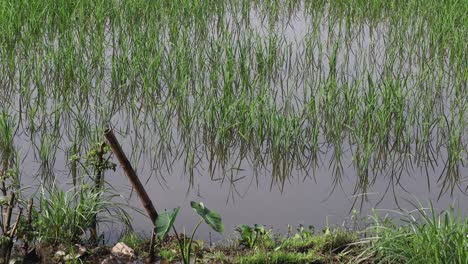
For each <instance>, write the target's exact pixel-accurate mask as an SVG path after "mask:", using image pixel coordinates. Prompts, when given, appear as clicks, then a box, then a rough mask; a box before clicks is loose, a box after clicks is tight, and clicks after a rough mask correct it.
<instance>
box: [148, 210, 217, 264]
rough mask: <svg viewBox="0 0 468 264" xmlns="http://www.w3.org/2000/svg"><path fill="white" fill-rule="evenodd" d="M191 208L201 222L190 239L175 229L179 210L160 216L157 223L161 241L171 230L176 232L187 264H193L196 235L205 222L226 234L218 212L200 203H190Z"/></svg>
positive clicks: (157, 231)
mask: <svg viewBox="0 0 468 264" xmlns="http://www.w3.org/2000/svg"><path fill="white" fill-rule="evenodd" d="M190 206H191V207H192V208H193V210H194V211H195V212H196V213H197V214H198V215H199V216H200V220H199V221H198V223H197V225H196V226H195V228H194V229H193V231H192V234H191V235H190V237H186V236H185V234H181V235H182V236H179V234H178V233H177V230H176V228H175V227H174V222H175V219H176V217H177V214H178V213H179V208H176V209H174V210H173V211H172V212H168V211H165V212H163V213H162V214H160V215H159V216H158V218H157V220H156V223H155V225H156V226H155V230H156V235H157V236H158V238H159V239H160V240H161V241H162V240H164V239H165V238H166V236H167V234H168V233H169V231H170V229H171V228H172V229H173V230H174V233H175V237H176V239H177V242H178V244H179V250H180V254H181V255H182V260H183V261H184V263H185V264H189V263H191V262H190V260H191V259H192V256H191V253H192V244H193V242H194V237H195V233H196V232H197V229H198V227H200V225H201V224H202V223H203V222H205V223H206V224H207V225H209V226H210V227H211V228H212V229H213V230H214V231H216V232H218V233H222V232H224V224H223V222H222V220H221V217H220V215H219V214H218V213H217V212H215V211H212V210H209V209H208V208H206V207H205V205H204V204H203V203H199V202H193V201H192V202H190Z"/></svg>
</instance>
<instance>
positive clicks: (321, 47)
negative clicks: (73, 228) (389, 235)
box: [0, 0, 468, 239]
mask: <svg viewBox="0 0 468 264" xmlns="http://www.w3.org/2000/svg"><path fill="white" fill-rule="evenodd" d="M467 18H468V1H466V0H445V1H436V0H426V1H423V0H407V1H400V0H385V1H384V0H371V1H364V0H351V1H344V0H336V1H324V0H323V1H322V0H317V1H293V0H265V1H247V0H226V1H217V0H181V1H171V0H127V1H125V0H81V1H66V0H46V1H44V0H3V1H0V130H1V132H0V157H1V159H2V165H1V167H0V169H3V170H4V172H6V171H7V170H12V171H13V172H14V173H13V174H14V175H15V177H14V179H13V181H12V182H13V183H12V185H11V186H16V187H12V188H17V189H21V190H22V195H23V196H24V197H26V198H28V197H30V196H34V195H36V193H38V192H39V190H40V189H41V188H47V187H50V186H53V185H55V184H59V185H61V186H66V188H72V187H73V186H77V185H80V184H83V182H86V181H87V179H89V177H88V176H89V173H88V171H86V170H85V169H84V168H83V166H80V164H78V163H79V162H78V161H77V159H76V157H83V156H85V155H86V153H88V152H89V151H90V150H92V149H93V148H94V147H95V146H96V145H97V144H99V142H102V141H103V140H104V138H103V133H104V131H105V130H106V129H107V128H109V127H110V128H113V129H114V131H115V133H116V134H117V136H118V138H119V140H121V143H122V145H123V149H124V150H125V151H126V153H127V155H128V156H129V157H130V160H131V162H132V164H133V165H134V166H135V167H136V168H137V173H138V174H139V176H140V178H141V180H142V181H143V183H144V184H145V187H146V189H147V191H148V193H149V195H150V197H151V198H152V200H153V202H154V204H155V206H156V208H157V209H158V210H160V211H162V210H163V209H164V208H174V207H176V206H179V205H185V204H187V202H186V201H187V200H189V199H196V200H201V201H206V202H207V203H208V204H210V205H211V207H212V208H214V209H216V210H218V211H219V212H220V213H221V215H223V219H224V221H225V223H226V226H227V229H228V230H234V226H236V225H238V224H240V223H249V224H254V223H261V224H265V225H272V226H275V227H277V228H279V229H281V230H285V229H286V225H287V224H296V223H303V224H306V225H308V224H312V225H317V226H324V225H325V224H328V223H330V224H339V223H341V221H343V219H344V218H345V217H346V216H347V215H348V214H349V212H351V211H352V210H353V209H356V210H357V211H359V212H362V213H363V214H364V215H365V214H367V213H369V212H370V208H374V207H376V208H386V209H396V208H405V209H414V207H412V205H411V203H412V202H414V201H421V202H422V203H426V202H428V201H432V202H433V203H434V205H435V207H436V208H439V209H446V208H448V207H449V206H451V205H454V207H455V208H456V210H457V211H459V212H460V214H462V215H466V214H467V212H468V207H467V206H468V198H467V196H466V194H467V191H468V168H467V162H468V161H467V159H468V127H467V121H468V115H467V110H468V89H467V79H468V70H467V63H468V41H467V40H468V21H467ZM111 161H114V162H116V161H115V159H112V157H111ZM104 179H105V181H106V186H108V188H110V189H112V190H113V192H114V193H116V194H119V196H118V197H116V198H115V201H116V202H119V203H125V204H129V207H132V208H133V207H136V209H137V210H133V209H129V210H128V211H127V212H128V213H129V214H130V216H131V217H132V219H133V220H132V223H133V227H134V228H135V229H136V230H139V231H148V230H150V228H151V223H150V222H149V221H148V219H147V218H146V217H145V216H143V215H142V214H140V213H139V212H138V208H142V207H141V206H140V204H139V201H138V200H137V198H135V194H134V193H133V192H132V190H131V186H130V184H129V183H128V181H127V179H126V178H125V176H124V174H123V172H122V171H121V169H120V168H119V167H117V170H116V172H115V173H114V172H112V171H111V172H107V173H106V174H105V175H104ZM3 188H5V186H4V187H3ZM2 190H3V189H2ZM409 201H412V202H409ZM181 215H182V216H181V218H180V219H181V220H180V221H181V222H180V224H181V225H188V224H189V223H192V220H193V219H191V217H192V216H191V215H189V214H187V215H184V214H183V213H181ZM202 229H203V227H202ZM205 231H206V232H205V234H204V235H202V236H205V237H206V238H207V237H208V229H206V230H205ZM117 233H118V231H112V232H110V235H108V236H107V237H109V236H110V237H112V236H117V235H118V234H117ZM201 233H203V232H201ZM210 238H211V235H210ZM214 239H215V237H214ZM216 239H217V238H216Z"/></svg>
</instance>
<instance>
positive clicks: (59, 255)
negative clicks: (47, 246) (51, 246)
mask: <svg viewBox="0 0 468 264" xmlns="http://www.w3.org/2000/svg"><path fill="white" fill-rule="evenodd" d="M65 255H67V253H65V251H63V250H59V251H57V252H55V254H54V256H55V257H56V258H63V257H64V256H65Z"/></svg>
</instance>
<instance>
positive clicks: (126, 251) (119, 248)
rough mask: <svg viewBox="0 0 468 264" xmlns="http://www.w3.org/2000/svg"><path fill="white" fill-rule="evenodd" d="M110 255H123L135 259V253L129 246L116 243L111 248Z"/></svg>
mask: <svg viewBox="0 0 468 264" xmlns="http://www.w3.org/2000/svg"><path fill="white" fill-rule="evenodd" d="M112 253H113V254H117V255H124V256H128V257H132V258H134V257H135V251H133V249H132V248H130V247H129V246H127V245H125V243H123V242H119V243H117V244H116V245H115V246H114V247H113V248H112Z"/></svg>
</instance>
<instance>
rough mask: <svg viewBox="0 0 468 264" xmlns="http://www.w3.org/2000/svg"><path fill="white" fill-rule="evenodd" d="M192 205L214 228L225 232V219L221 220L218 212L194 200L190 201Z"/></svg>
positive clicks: (219, 231)
mask: <svg viewBox="0 0 468 264" xmlns="http://www.w3.org/2000/svg"><path fill="white" fill-rule="evenodd" d="M190 206H192V208H193V210H195V212H197V214H198V215H200V216H201V218H203V220H205V223H207V224H208V225H209V226H210V227H211V228H213V230H215V231H216V232H218V233H222V232H224V224H223V220H221V216H220V215H219V214H218V213H217V212H215V211H211V210H209V209H208V208H206V207H205V205H204V204H203V203H199V202H193V201H192V202H190Z"/></svg>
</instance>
